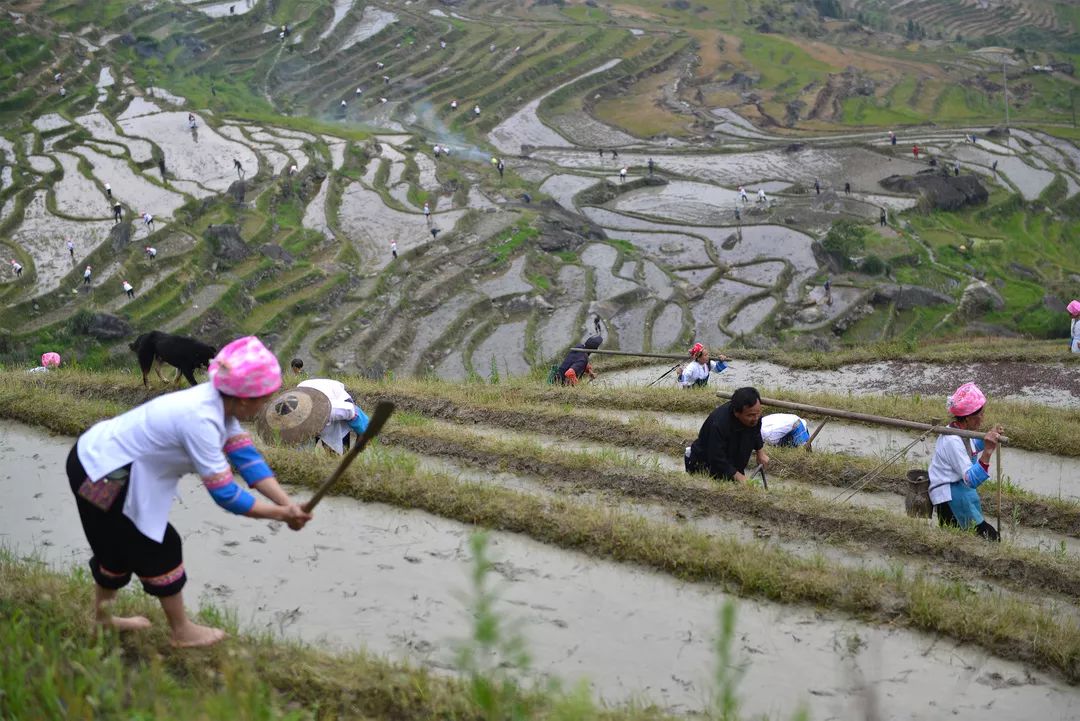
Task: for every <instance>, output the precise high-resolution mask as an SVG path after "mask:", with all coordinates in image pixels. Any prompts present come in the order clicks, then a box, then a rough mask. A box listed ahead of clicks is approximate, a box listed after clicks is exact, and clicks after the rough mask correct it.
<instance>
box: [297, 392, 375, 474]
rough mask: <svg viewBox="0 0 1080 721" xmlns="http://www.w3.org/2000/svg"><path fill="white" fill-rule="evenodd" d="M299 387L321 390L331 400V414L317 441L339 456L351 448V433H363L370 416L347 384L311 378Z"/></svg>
mask: <svg viewBox="0 0 1080 721" xmlns="http://www.w3.org/2000/svg"><path fill="white" fill-rule="evenodd" d="M297 387H298V388H310V389H312V390H316V391H319V392H320V393H322V394H323V395H324V396H326V397H327V399H328V400H329V401H330V416H329V418H327V420H326V423H325V425H324V426H323V428H322V430H320V431H319V434H318V435H317V436H316V437H315V438H316V441H317V442H319V443H321V444H322V445H323V446H325V447H326V448H329V449H330V450H332V451H333V452H334V453H337V454H338V455H339V456H340V455H341V454H342V453H344V452H345V451H347V450H349V433H356V435H358V436H359V435H361V434H363V432H364V430H365V429H367V426H368V417H367V414H366V413H364V411H362V410H361V409H360V406H358V405H357V404H356V402H355V401H354V400H353V399H352V394H351V393H349V391H348V390H347V389H346V388H345V384H344V383H342V382H341V381H335V380H331V379H330V378H311V379H310V380H306V381H303V382H301V383H300V384H298V386H297Z"/></svg>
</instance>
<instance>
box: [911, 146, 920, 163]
mask: <svg viewBox="0 0 1080 721" xmlns="http://www.w3.org/2000/svg"><path fill="white" fill-rule="evenodd" d="M911 154H912V155H914V156H915V159H916V160H918V159H919V144H918V143H916V144H915V145H913V146H911Z"/></svg>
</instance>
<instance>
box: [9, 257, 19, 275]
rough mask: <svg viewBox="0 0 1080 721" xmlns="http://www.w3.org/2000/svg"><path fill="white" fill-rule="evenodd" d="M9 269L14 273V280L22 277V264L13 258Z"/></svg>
mask: <svg viewBox="0 0 1080 721" xmlns="http://www.w3.org/2000/svg"><path fill="white" fill-rule="evenodd" d="M11 269H12V270H13V271H15V277H16V278H19V277H21V276H22V263H20V262H19V261H17V260H15V259H14V258H12V259H11Z"/></svg>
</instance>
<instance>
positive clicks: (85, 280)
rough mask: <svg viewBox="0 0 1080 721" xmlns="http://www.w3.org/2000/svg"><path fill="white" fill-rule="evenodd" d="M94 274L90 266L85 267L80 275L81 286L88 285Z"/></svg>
mask: <svg viewBox="0 0 1080 721" xmlns="http://www.w3.org/2000/svg"><path fill="white" fill-rule="evenodd" d="M93 274H94V269H93V268H92V267H91V266H89V265H88V266H86V270H84V271H83V274H82V282H83V285H90V276H91V275H93Z"/></svg>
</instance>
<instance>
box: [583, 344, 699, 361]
mask: <svg viewBox="0 0 1080 721" xmlns="http://www.w3.org/2000/svg"><path fill="white" fill-rule="evenodd" d="M570 350H580V351H584V352H585V353H600V354H602V355H629V356H637V357H638V358H663V359H665V360H681V361H689V360H690V356H689V355H687V354H685V353H634V352H632V351H625V350H598V349H595V348H576V347H575V348H571V349H570Z"/></svg>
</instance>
